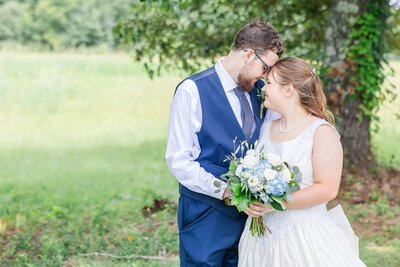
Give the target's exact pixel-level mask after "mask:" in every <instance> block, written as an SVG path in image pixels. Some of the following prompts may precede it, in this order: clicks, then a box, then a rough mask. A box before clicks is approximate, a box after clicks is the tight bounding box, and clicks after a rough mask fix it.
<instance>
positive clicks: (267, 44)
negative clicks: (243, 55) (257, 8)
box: [232, 21, 284, 57]
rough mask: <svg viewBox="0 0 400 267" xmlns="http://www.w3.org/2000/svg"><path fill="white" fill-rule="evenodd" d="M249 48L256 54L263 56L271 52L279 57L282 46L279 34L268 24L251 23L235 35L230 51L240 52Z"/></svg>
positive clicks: (262, 22) (260, 22)
mask: <svg viewBox="0 0 400 267" xmlns="http://www.w3.org/2000/svg"><path fill="white" fill-rule="evenodd" d="M246 48H251V49H253V50H254V51H256V52H257V53H260V54H264V53H265V52H267V50H271V51H272V52H274V53H275V54H277V55H278V56H279V57H280V56H281V55H282V53H283V49H284V45H283V41H282V40H281V38H280V36H279V33H278V32H277V31H276V30H275V29H274V28H273V27H272V25H271V24H270V23H268V22H264V21H252V22H249V23H247V24H246V25H244V27H243V28H242V29H241V30H240V31H239V32H238V33H237V34H236V36H235V39H234V40H233V44H232V49H233V50H242V49H246Z"/></svg>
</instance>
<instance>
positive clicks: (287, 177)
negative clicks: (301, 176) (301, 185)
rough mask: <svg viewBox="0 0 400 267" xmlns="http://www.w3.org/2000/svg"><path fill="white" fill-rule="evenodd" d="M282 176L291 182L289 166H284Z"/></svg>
mask: <svg viewBox="0 0 400 267" xmlns="http://www.w3.org/2000/svg"><path fill="white" fill-rule="evenodd" d="M281 175H282V178H283V180H284V181H285V182H289V181H290V180H291V179H292V174H291V173H290V171H289V169H288V168H284V169H283V170H282V171H281Z"/></svg>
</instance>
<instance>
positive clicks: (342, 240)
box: [239, 58, 365, 267]
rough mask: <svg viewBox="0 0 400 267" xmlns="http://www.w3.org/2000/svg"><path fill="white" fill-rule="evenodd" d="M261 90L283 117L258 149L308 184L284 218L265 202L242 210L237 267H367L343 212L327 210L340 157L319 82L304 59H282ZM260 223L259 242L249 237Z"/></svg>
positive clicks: (270, 125)
mask: <svg viewBox="0 0 400 267" xmlns="http://www.w3.org/2000/svg"><path fill="white" fill-rule="evenodd" d="M264 89H265V102H264V105H265V106H266V107H267V108H269V109H270V110H272V111H275V112H277V113H279V114H280V115H281V118H280V119H276V120H274V121H271V120H265V122H264V125H263V126H262V129H261V134H260V139H259V145H258V149H260V148H261V147H263V149H264V150H265V152H266V153H275V154H278V155H280V156H281V158H282V159H283V160H284V161H286V162H288V163H289V164H290V165H291V166H293V165H296V166H298V167H299V168H300V171H301V172H302V175H303V177H302V181H301V183H300V187H301V189H300V190H299V191H297V192H295V193H294V194H293V198H292V199H291V200H290V201H287V202H286V207H287V210H286V211H283V212H280V211H275V210H273V209H272V208H266V207H264V206H263V205H262V204H261V203H256V204H253V205H252V206H251V207H250V208H249V209H247V210H246V211H245V212H246V213H247V214H248V215H249V218H248V220H247V222H246V226H245V229H244V231H243V234H242V236H241V239H240V243H239V266H246V267H249V266H273V267H276V266H288V267H294V266H304V267H311V266H316V267H320V266H321V267H322V266H324V267H326V266H340V267H344V266H365V264H364V263H363V262H362V261H361V260H360V259H359V257H358V239H357V237H356V236H355V235H354V233H353V231H352V229H351V226H350V224H349V222H348V220H347V218H346V216H345V215H344V213H343V211H342V209H341V207H340V206H337V207H335V208H334V209H332V210H330V211H327V208H326V203H327V202H328V201H330V200H332V199H334V198H335V197H336V195H337V193H338V189H339V184H340V177H341V173H342V161H343V151H342V146H341V143H340V137H339V134H338V133H337V132H336V130H335V128H334V126H333V117H332V115H331V113H330V112H329V111H327V109H326V98H325V96H324V93H323V90H322V82H321V80H320V78H319V77H318V75H316V74H315V71H314V70H313V69H312V67H311V66H310V65H309V64H308V63H306V62H305V61H304V60H302V59H299V58H285V59H281V60H280V61H278V62H277V63H276V64H275V66H274V67H273V68H272V70H271V72H270V73H269V74H268V79H267V82H266V85H265V87H264ZM258 216H264V221H265V224H266V226H267V227H268V229H269V230H270V231H271V233H269V232H268V231H267V232H268V233H267V234H266V236H264V237H261V238H260V237H257V236H256V237H253V236H252V235H251V232H250V231H249V227H250V221H251V217H258Z"/></svg>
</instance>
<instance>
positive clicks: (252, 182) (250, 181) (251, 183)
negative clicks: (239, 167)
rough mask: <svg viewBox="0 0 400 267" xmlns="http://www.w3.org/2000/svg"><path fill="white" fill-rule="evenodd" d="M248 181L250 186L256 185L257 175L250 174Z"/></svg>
mask: <svg viewBox="0 0 400 267" xmlns="http://www.w3.org/2000/svg"><path fill="white" fill-rule="evenodd" d="M248 183H249V186H250V187H253V188H254V187H256V186H257V185H258V178H257V176H250V178H249V181H248Z"/></svg>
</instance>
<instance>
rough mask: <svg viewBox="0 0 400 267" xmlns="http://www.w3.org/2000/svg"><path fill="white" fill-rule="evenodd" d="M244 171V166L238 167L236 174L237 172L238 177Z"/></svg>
mask: <svg viewBox="0 0 400 267" xmlns="http://www.w3.org/2000/svg"><path fill="white" fill-rule="evenodd" d="M242 171H243V166H242V164H240V165H239V166H237V168H236V172H235V174H236V176H240V174H241V173H242Z"/></svg>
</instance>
